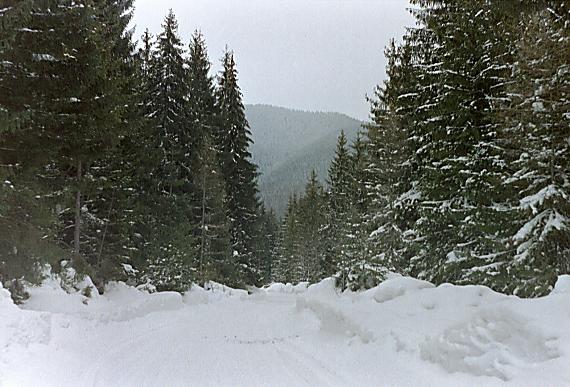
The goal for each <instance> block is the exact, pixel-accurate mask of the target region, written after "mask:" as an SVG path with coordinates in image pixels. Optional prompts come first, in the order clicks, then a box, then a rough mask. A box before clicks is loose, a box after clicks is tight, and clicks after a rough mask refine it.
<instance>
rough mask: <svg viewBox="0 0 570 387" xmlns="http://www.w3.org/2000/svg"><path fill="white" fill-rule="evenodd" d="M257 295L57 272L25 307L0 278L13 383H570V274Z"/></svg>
mask: <svg viewBox="0 0 570 387" xmlns="http://www.w3.org/2000/svg"><path fill="white" fill-rule="evenodd" d="M84 285H86V286H88V281H87V282H86V284H84ZM80 288H81V287H80ZM250 293H251V294H248V293H247V292H245V291H242V290H236V289H231V288H228V287H226V286H223V285H221V284H216V283H210V284H207V285H206V287H205V288H201V287H198V286H193V287H192V288H191V289H189V290H188V291H187V292H186V293H185V294H183V295H180V294H178V293H172V292H162V293H148V292H146V291H142V290H137V289H135V288H133V287H130V286H127V285H125V284H123V283H112V284H109V286H108V287H107V289H106V292H105V294H104V295H102V296H98V295H93V297H86V296H85V295H84V292H83V291H82V290H78V291H76V292H75V291H74V292H71V293H68V292H65V291H63V290H62V288H61V286H60V284H59V283H58V281H56V280H55V279H54V278H51V279H48V280H47V281H46V282H45V283H44V284H43V286H41V287H37V288H32V289H30V294H31V298H30V299H29V300H28V301H27V302H26V303H25V304H24V305H22V306H21V307H17V306H16V305H14V304H13V303H12V301H11V299H10V295H9V293H8V291H7V290H5V289H3V288H2V287H1V285H0V386H2V387H12V386H19V387H20V386H22V387H25V386H40V385H41V386H76V385H89V386H163V385H168V386H186V385H189V384H191V385H195V386H266V385H271V386H291V385H295V386H336V385H338V386H343V385H362V386H369V385H370V386H372V385H374V386H378V385H387V386H388V385H389V386H405V385H419V384H421V385H424V386H472V385H477V386H479V385H491V386H495V385H496V386H504V385H512V386H538V385H541V386H566V385H567V386H570V367H568V364H570V331H569V330H568V321H570V276H562V277H560V279H559V280H558V282H557V284H556V287H555V289H554V290H553V292H552V294H551V295H549V296H547V297H543V298H539V299H532V300H523V299H519V298H517V297H512V296H505V295H501V294H498V293H495V292H493V291H491V290H490V289H488V288H485V287H481V286H463V287H461V286H453V285H449V284H444V285H441V286H438V287H435V286H434V285H433V284H430V283H428V282H424V281H418V280H415V279H412V278H406V277H398V276H392V277H390V279H388V280H387V281H385V282H384V283H382V284H380V285H379V286H377V287H376V288H374V289H370V290H368V291H366V292H357V293H354V292H350V291H347V292H344V293H340V292H339V291H338V290H337V289H335V288H334V282H333V280H332V279H328V280H325V281H323V282H321V283H319V284H315V285H310V286H309V284H306V283H305V284H300V285H297V286H293V285H291V284H286V285H285V284H273V285H271V286H269V287H266V288H263V289H251V290H250Z"/></svg>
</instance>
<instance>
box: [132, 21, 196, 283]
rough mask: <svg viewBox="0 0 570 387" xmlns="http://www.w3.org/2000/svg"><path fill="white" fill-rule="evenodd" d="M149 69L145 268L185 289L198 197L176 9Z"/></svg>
mask: <svg viewBox="0 0 570 387" xmlns="http://www.w3.org/2000/svg"><path fill="white" fill-rule="evenodd" d="M148 73H149V77H148V79H147V81H146V92H145V94H146V101H145V106H144V111H145V114H146V117H147V118H148V120H149V121H150V123H149V129H148V130H147V132H146V133H145V135H144V136H143V138H142V139H141V143H142V144H143V147H144V151H145V153H146V157H145V158H146V160H145V161H146V165H147V166H148V167H149V169H148V170H147V171H146V178H144V179H143V182H142V186H143V188H144V190H145V196H146V198H145V201H146V204H148V206H146V208H139V210H142V213H143V217H142V219H140V220H141V221H142V224H141V225H140V231H139V234H140V235H141V237H142V239H143V240H144V241H145V242H144V252H143V254H145V256H146V257H145V260H146V261H148V268H147V270H146V271H145V272H146V274H147V275H148V277H149V278H151V280H152V281H155V282H156V285H159V288H161V289H168V288H172V289H184V288H185V287H187V286H189V284H190V283H191V281H192V275H191V273H193V268H192V262H193V260H194V258H195V254H196V246H197V243H196V240H195V236H194V231H195V225H194V224H193V220H194V219H195V216H194V215H193V214H195V212H196V209H197V208H199V202H198V196H199V195H198V194H197V190H196V188H195V187H194V181H195V179H194V171H193V169H192V158H193V157H195V156H194V152H195V149H193V146H192V144H193V142H192V129H193V125H192V122H191V121H190V118H189V103H188V95H189V93H190V88H189V84H188V74H187V70H186V68H185V59H184V48H183V44H182V42H181V40H180V38H179V36H178V23H177V21H176V17H175V15H174V13H173V12H172V11H170V13H169V14H168V15H167V16H166V18H165V20H164V23H163V25H162V31H161V33H160V34H159V35H158V36H157V41H156V44H155V51H154V53H153V55H152V56H151V59H150V66H149V71H148ZM158 268H160V270H158ZM180 268H183V269H180Z"/></svg>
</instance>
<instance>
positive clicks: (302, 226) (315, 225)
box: [295, 170, 327, 282]
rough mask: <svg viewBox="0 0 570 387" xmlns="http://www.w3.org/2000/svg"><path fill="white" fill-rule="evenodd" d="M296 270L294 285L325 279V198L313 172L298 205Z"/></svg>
mask: <svg viewBox="0 0 570 387" xmlns="http://www.w3.org/2000/svg"><path fill="white" fill-rule="evenodd" d="M297 211H298V212H297V214H296V218H297V222H298V227H299V228H298V229H297V231H298V233H297V238H298V243H296V245H298V248H299V250H298V252H297V254H298V256H297V260H298V266H297V267H296V268H295V269H296V270H295V271H296V272H295V277H296V278H295V280H296V281H295V282H299V281H309V282H318V281H319V280H321V279H323V278H324V274H323V264H324V262H325V259H326V256H325V254H324V252H325V251H326V241H327V238H326V234H325V226H326V194H325V191H324V188H323V186H322V185H321V184H320V183H319V181H318V178H317V173H316V172H315V171H314V170H313V171H312V172H311V175H310V176H309V180H308V182H307V185H306V186H305V192H304V194H303V196H301V198H300V199H299V202H298V204H297Z"/></svg>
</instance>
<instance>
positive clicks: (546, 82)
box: [503, 4, 570, 296]
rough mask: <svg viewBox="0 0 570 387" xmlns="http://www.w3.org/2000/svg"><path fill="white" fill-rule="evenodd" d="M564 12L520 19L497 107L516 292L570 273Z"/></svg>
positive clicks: (544, 288) (542, 290) (536, 289)
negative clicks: (505, 94) (512, 209)
mask: <svg viewBox="0 0 570 387" xmlns="http://www.w3.org/2000/svg"><path fill="white" fill-rule="evenodd" d="M569 16H570V8H569V7H568V5H566V6H564V4H556V5H553V7H552V8H549V9H542V10H540V11H537V12H533V13H531V14H529V15H528V16H526V17H525V18H523V19H522V20H521V24H520V25H521V29H522V31H523V33H522V38H521V39H520V41H519V43H518V47H517V48H518V50H517V61H516V64H515V66H514V71H513V73H514V82H512V83H511V85H510V87H509V92H510V93H511V95H512V96H513V97H512V99H511V101H510V104H509V106H508V107H506V108H505V109H504V111H503V112H504V113H505V115H506V121H505V124H506V131H507V134H508V137H507V139H506V142H507V145H508V146H509V148H510V150H511V152H512V162H511V165H512V166H513V173H512V175H511V176H510V177H509V178H508V179H507V180H505V184H506V185H507V186H508V187H512V189H513V190H514V191H515V192H518V195H517V199H518V203H517V204H518V209H519V213H518V214H517V215H518V216H517V217H516V219H517V221H518V227H517V230H516V233H515V234H514V235H513V236H512V240H511V241H512V245H513V246H514V248H515V249H516V252H515V256H514V258H513V260H512V262H510V263H509V265H508V269H507V270H508V271H509V274H510V276H513V275H514V276H515V277H516V281H513V280H511V281H510V282H509V284H508V288H507V289H508V290H509V291H512V292H514V293H515V294H518V295H521V296H537V295H545V294H548V293H549V292H550V289H551V287H552V286H553V284H554V282H555V280H556V278H557V276H558V275H560V274H565V273H568V272H570V183H569V182H570V156H569V155H570V142H569V141H568V139H569V137H568V136H569V130H568V111H569V108H570V105H569V104H570V102H569V101H570V97H569V95H570V69H569V67H568V59H567V58H568V55H569V54H570V34H569V32H568V31H569V29H568V20H569V18H568V17H569ZM537 42H538V45H537Z"/></svg>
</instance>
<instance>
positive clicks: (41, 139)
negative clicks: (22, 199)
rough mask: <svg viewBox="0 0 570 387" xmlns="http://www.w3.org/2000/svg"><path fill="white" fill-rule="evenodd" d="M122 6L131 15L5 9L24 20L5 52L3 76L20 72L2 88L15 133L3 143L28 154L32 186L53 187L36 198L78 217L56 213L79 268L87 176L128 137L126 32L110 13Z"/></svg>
mask: <svg viewBox="0 0 570 387" xmlns="http://www.w3.org/2000/svg"><path fill="white" fill-rule="evenodd" d="M123 5H124V6H125V8H124V9H128V8H129V7H130V5H129V3H128V2H125V3H122V2H120V5H119V3H116V4H114V5H112V6H111V5H109V6H108V5H107V4H106V3H103V2H83V1H76V2H67V1H66V2H61V1H41V2H40V1H27V2H20V3H19V4H18V6H17V7H14V8H13V9H11V8H10V7H8V8H7V9H4V11H6V14H10V13H11V12H12V11H14V12H19V15H20V17H21V19H20V20H21V25H20V28H17V29H12V30H11V31H10V33H9V36H11V38H12V43H11V47H10V49H8V50H6V51H4V52H3V54H5V55H7V56H9V57H10V58H9V59H8V60H5V61H3V62H2V63H3V64H4V65H5V66H6V65H7V64H10V65H9V66H8V68H6V70H8V71H11V72H12V71H15V73H13V75H15V77H11V79H10V81H9V82H10V83H9V84H6V85H5V87H6V89H7V90H10V92H9V93H7V94H5V93H2V95H7V96H8V98H9V100H8V101H6V102H7V103H6V104H4V103H3V104H2V105H4V106H5V107H6V108H5V109H3V110H4V111H5V112H7V116H9V117H12V118H14V117H17V118H16V121H12V122H17V126H18V131H17V132H14V133H13V134H14V136H10V137H8V136H7V137H4V138H3V140H4V141H7V142H11V143H12V146H13V147H14V149H16V148H17V149H19V150H25V151H24V152H22V153H21V156H24V155H25V157H21V160H19V161H17V162H16V163H17V164H18V165H19V166H20V167H21V168H23V169H26V168H32V169H34V168H35V170H36V172H35V178H37V179H40V176H41V179H40V180H44V181H47V182H49V187H48V188H46V191H44V192H43V193H44V194H45V196H42V195H37V196H36V197H38V198H40V199H41V198H42V197H50V198H51V199H53V201H54V202H55V203H57V204H59V206H57V207H58V208H60V209H65V208H73V209H74V210H73V211H60V212H59V214H60V218H61V219H62V221H63V222H65V223H64V226H65V224H66V223H67V222H69V223H70V224H71V226H72V227H64V226H61V227H60V226H59V225H56V229H58V230H57V231H58V232H59V234H60V236H61V239H60V241H61V243H62V244H63V246H66V247H67V246H71V245H73V252H74V261H75V264H76V265H78V264H79V262H80V261H81V260H82V255H81V254H82V245H81V242H82V228H81V225H82V222H83V221H84V219H83V218H84V216H83V214H82V209H84V208H85V207H84V203H85V194H86V189H88V185H87V184H86V181H85V179H84V177H85V174H86V171H87V170H88V168H89V167H90V166H91V165H93V164H94V163H96V162H97V161H98V160H100V159H101V158H102V155H105V154H107V152H109V151H110V150H112V149H113V148H114V147H115V146H116V145H117V143H118V142H119V139H120V135H121V130H123V129H124V127H123V126H122V125H121V124H122V122H123V119H124V114H125V109H124V101H125V99H126V98H125V88H124V87H123V84H124V77H123V76H124V74H121V72H120V71H118V69H119V68H122V66H123V64H124V61H125V58H124V57H122V56H120V55H118V54H117V51H116V50H117V46H118V45H119V42H120V41H121V39H122V38H123V36H122V33H123V31H122V30H121V27H120V26H121V23H120V22H119V21H118V20H117V19H116V18H114V17H113V16H114V13H113V8H114V7H122V6H123ZM20 6H21V7H20ZM26 7H27V8H26ZM3 14H4V13H3ZM4 25H5V26H8V28H12V27H14V25H12V24H11V23H7V24H4ZM10 26H12V27H10ZM110 26H119V27H117V28H116V27H110ZM29 74H34V76H33V77H30V76H29ZM70 85H71V86H70ZM52 204H53V203H52ZM54 207H56V206H55V205H54ZM68 215H69V216H68ZM67 230H70V231H71V232H67ZM70 250H71V248H70Z"/></svg>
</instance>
